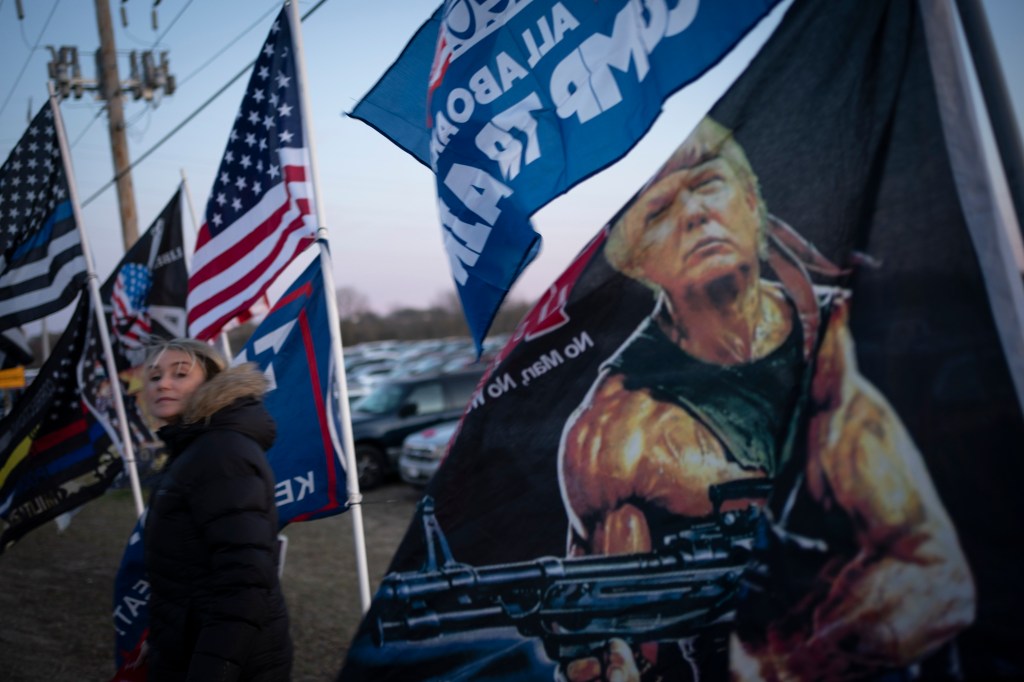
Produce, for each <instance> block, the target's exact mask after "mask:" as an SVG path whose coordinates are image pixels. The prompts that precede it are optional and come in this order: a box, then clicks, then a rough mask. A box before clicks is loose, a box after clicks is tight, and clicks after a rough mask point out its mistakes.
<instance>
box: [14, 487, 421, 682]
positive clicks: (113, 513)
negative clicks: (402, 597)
mask: <svg viewBox="0 0 1024 682" xmlns="http://www.w3.org/2000/svg"><path fill="white" fill-rule="evenodd" d="M419 496H420V494H419V492H418V491H416V490H415V489H413V488H410V487H408V486H406V485H404V484H398V483H395V484H391V485H387V486H384V487H382V488H380V489H377V490H374V491H371V492H369V493H366V495H365V496H364V500H363V523H364V526H365V531H366V545H367V554H368V557H367V562H368V563H369V568H370V590H371V593H372V592H373V591H374V590H375V589H376V587H377V584H378V583H379V582H380V579H381V577H382V576H383V574H384V571H385V569H386V568H387V565H388V563H389V561H390V560H391V555H392V553H393V552H394V549H395V547H396V546H397V545H398V542H399V540H401V538H402V535H403V534H404V533H405V529H406V527H407V526H408V523H409V520H410V519H411V518H412V513H413V510H414V509H415V505H416V502H417V501H418V500H419ZM134 516H135V514H134V506H133V504H132V500H131V496H130V494H129V493H128V492H127V491H122V490H118V491H113V492H110V493H108V494H107V495H104V496H103V497H101V498H100V499H97V500H94V501H92V502H90V503H88V504H87V505H85V507H83V508H82V510H81V511H80V512H79V513H78V514H77V515H76V516H75V518H74V520H73V521H72V523H71V525H70V527H68V528H67V530H65V531H63V532H58V531H57V528H56V526H55V525H54V524H53V523H49V524H46V525H45V526H43V527H41V528H38V529H36V530H34V531H32V532H31V533H29V534H28V535H27V536H25V537H24V538H23V539H22V540H21V541H20V542H19V543H18V544H16V545H15V546H13V547H11V548H10V549H8V550H7V552H5V553H4V554H3V555H0V679H3V680H5V681H6V682H43V681H45V682H65V681H69V680H73V681H75V682H79V681H81V682H90V681H96V682H102V681H105V680H109V679H110V677H111V676H112V675H113V673H114V663H113V661H114V629H113V623H112V620H111V610H112V602H113V585H114V576H115V575H116V573H117V569H118V565H119V564H120V562H121V554H122V552H123V550H124V545H125V542H126V540H127V538H128V534H129V533H130V532H131V529H132V526H133V525H134V522H135V518H134ZM285 535H286V536H287V537H288V552H287V560H286V563H285V571H284V577H283V579H282V582H283V585H284V592H285V597H286V599H287V601H288V609H289V611H290V613H291V627H292V639H293V640H294V642H295V666H294V669H293V676H292V679H293V680H295V682H319V681H323V680H333V679H334V677H335V675H336V674H337V672H338V670H339V668H340V667H341V663H342V661H343V660H344V656H345V651H346V649H347V647H348V644H349V642H350V640H351V638H352V635H353V634H354V632H355V629H356V628H357V626H358V625H359V620H360V616H361V607H360V603H359V592H358V588H357V580H356V571H355V558H354V554H355V552H354V545H353V536H352V522H351V517H350V516H349V515H348V514H343V515H340V516H334V517H331V518H328V519H322V520H319V521H312V522H308V523H299V524H294V525H291V526H289V527H288V528H286V529H285Z"/></svg>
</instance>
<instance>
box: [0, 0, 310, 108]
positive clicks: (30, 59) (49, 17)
mask: <svg viewBox="0 0 1024 682" xmlns="http://www.w3.org/2000/svg"><path fill="white" fill-rule="evenodd" d="M59 4H60V0H55V1H54V3H53V7H52V8H50V14H49V16H47V17H46V23H44V24H43V29H42V30H41V31H39V37H38V38H36V44H35V45H33V46H32V50H31V51H30V52H29V53H28V56H27V57H25V63H24V64H22V65H21V71H19V72H18V77H17V78H15V79H14V84H13V85H12V86H11V90H10V92H8V93H7V98H6V99H4V103H3V105H2V106H0V115H3V113H4V110H5V109H7V104H8V103H9V102H10V101H11V97H12V96H13V95H14V91H15V90H17V89H18V83H20V82H21V77H22V76H24V75H25V69H27V68H28V64H29V62H31V61H32V55H34V54H35V53H36V48H38V47H39V41H41V40H42V39H43V34H44V33H46V29H47V27H48V26H49V25H50V19H52V18H53V13H54V12H56V11H57V5H59ZM317 7H319V5H317ZM314 9H315V8H314Z"/></svg>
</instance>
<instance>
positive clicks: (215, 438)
mask: <svg viewBox="0 0 1024 682" xmlns="http://www.w3.org/2000/svg"><path fill="white" fill-rule="evenodd" d="M264 388H265V380H264V378H263V376H262V375H261V374H259V373H258V372H256V371H255V370H253V369H252V368H250V367H248V366H243V367H238V368H233V369H229V370H226V371H225V372H222V373H221V374H219V375H217V376H216V377H214V378H213V379H211V380H209V381H207V382H206V383H204V384H203V385H202V386H200V387H199V388H198V389H197V390H196V392H195V393H194V394H193V395H192V396H191V398H190V400H189V401H188V404H187V405H186V409H185V413H184V414H183V417H182V421H181V422H179V423H178V424H174V425H171V426H166V427H164V428H163V429H161V430H160V436H161V438H162V439H163V440H164V442H165V443H166V445H167V447H168V449H169V450H170V452H171V459H170V461H169V463H168V466H167V469H166V470H165V472H164V474H163V476H162V477H161V479H160V481H159V482H158V484H157V486H156V488H154V490H153V492H152V495H151V497H150V504H149V516H148V518H147V520H146V530H145V538H146V542H145V547H146V550H145V551H146V571H147V572H148V574H149V579H150V585H151V588H152V594H151V597H150V633H149V647H150V664H149V669H150V673H149V679H150V680H156V681H159V682H164V681H165V680H203V681H204V682H206V681H208V680H217V681H220V680H224V681H229V680H247V681H259V682H277V681H279V680H287V679H289V676H290V672H291V661H292V646H291V639H290V638H289V634H288V613H287V611H286V609H285V604H284V597H283V595H282V593H281V585H280V582H279V581H278V577H277V560H278V547H277V531H278V519H277V508H276V506H275V504H274V477H273V473H272V472H271V470H270V467H269V465H268V464H267V459H266V456H265V454H264V451H265V450H266V449H267V448H269V447H270V445H271V444H272V443H273V441H274V435H275V431H276V429H275V426H274V422H273V420H272V419H271V417H270V415H269V414H268V413H267V411H266V409H264V407H263V403H262V402H261V397H262V395H263V392H264Z"/></svg>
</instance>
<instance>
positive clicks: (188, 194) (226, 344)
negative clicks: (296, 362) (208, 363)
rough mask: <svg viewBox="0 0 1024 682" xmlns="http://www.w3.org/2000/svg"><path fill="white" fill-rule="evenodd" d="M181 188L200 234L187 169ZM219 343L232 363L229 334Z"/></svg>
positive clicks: (193, 224) (225, 334) (222, 336)
mask: <svg viewBox="0 0 1024 682" xmlns="http://www.w3.org/2000/svg"><path fill="white" fill-rule="evenodd" d="M180 171H181V188H182V189H183V190H184V191H185V201H186V202H187V203H188V214H189V217H190V218H191V219H192V230H193V231H194V232H199V217H198V216H197V215H196V205H195V204H194V203H192V189H191V188H190V187H189V186H188V177H187V176H186V175H185V169H184V168H181V169H180ZM217 343H218V344H219V345H220V352H221V353H222V354H223V355H224V359H225V360H227V361H228V362H231V358H233V357H234V355H232V353H231V342H230V341H229V340H228V335H227V332H221V333H220V335H219V336H218V337H217Z"/></svg>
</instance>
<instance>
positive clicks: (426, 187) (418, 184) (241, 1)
mask: <svg viewBox="0 0 1024 682" xmlns="http://www.w3.org/2000/svg"><path fill="white" fill-rule="evenodd" d="M927 1H929V2H930V1H934V0H927ZM438 2H439V0H372V1H366V2H356V1H355V0H329V1H328V2H326V3H325V4H324V5H323V6H321V7H320V8H319V9H318V10H317V11H316V13H315V14H313V16H311V17H310V18H309V20H307V21H306V22H305V23H304V24H303V40H304V43H305V50H306V62H307V66H308V69H309V88H310V98H311V101H312V109H313V112H312V113H313V126H314V129H315V136H316V142H317V156H318V159H319V166H320V176H321V186H322V188H323V193H324V199H325V213H326V224H327V226H328V228H329V230H330V233H331V245H332V252H333V255H334V262H335V279H336V281H337V284H338V286H348V287H354V288H356V289H358V290H360V291H361V292H363V293H364V294H365V295H366V296H367V297H368V298H369V300H370V302H371V303H372V305H373V307H374V308H375V309H376V310H378V311H379V312H387V311H389V310H391V309H393V308H395V307H398V306H415V307H423V306H426V305H429V304H430V303H432V302H434V301H436V300H438V299H439V297H441V296H444V295H447V294H449V293H450V292H452V291H454V285H453V284H452V283H451V279H450V276H449V272H448V266H447V261H446V259H445V257H444V253H443V249H442V247H441V240H440V233H439V230H440V228H439V227H438V222H437V213H436V208H435V196H434V185H433V177H432V175H431V173H430V172H429V171H428V170H427V169H426V168H425V167H423V166H421V165H420V164H419V163H418V162H416V161H415V160H414V159H412V157H410V156H408V155H406V154H405V153H404V152H402V151H401V150H399V149H398V148H397V147H395V146H394V145H392V144H391V143H390V142H389V141H388V140H387V139H385V138H384V137H383V136H381V135H380V134H378V133H377V132H376V131H374V130H372V129H371V128H369V127H368V126H366V125H365V124H363V123H361V122H359V121H356V120H353V119H349V118H347V117H345V116H344V115H343V112H345V111H348V110H350V109H351V108H352V107H353V106H354V104H355V103H356V101H357V100H358V99H359V98H360V97H361V96H362V95H363V94H365V92H366V91H367V90H368V89H369V88H370V87H371V86H372V85H373V83H374V82H375V81H376V80H377V78H379V77H380V75H381V74H382V73H383V72H384V71H385V70H386V69H387V67H388V66H389V65H390V64H391V62H392V61H393V60H394V58H395V57H397V55H398V54H399V52H400V51H401V49H402V47H403V46H404V45H405V43H406V41H407V40H408V39H409V38H410V37H411V36H412V34H413V33H414V32H415V30H416V29H417V28H418V27H419V26H420V25H421V24H422V23H423V21H424V20H425V19H426V18H427V17H428V16H429V15H430V13H431V12H432V10H433V9H434V8H435V7H436V6H437V4H438ZM22 4H23V5H24V6H25V18H24V20H23V21H19V20H18V19H17V16H16V2H15V0H0V63H3V64H4V75H3V76H2V77H0V106H2V107H3V108H2V110H0V158H6V157H7V154H8V153H9V152H10V149H11V147H12V146H13V145H14V144H15V143H16V142H17V140H18V138H19V137H20V135H21V134H22V132H23V131H24V128H25V125H26V120H27V119H26V116H27V115H28V113H29V111H30V110H31V111H32V112H33V113H34V111H36V110H38V108H39V107H40V106H41V104H42V103H43V101H44V99H45V96H46V85H45V82H46V64H47V62H48V61H49V59H50V55H49V52H48V51H47V50H46V49H45V48H46V46H48V45H53V46H60V45H74V46H77V47H78V49H79V53H80V59H81V63H82V67H83V71H84V75H85V76H86V77H91V76H93V74H94V66H93V53H94V52H95V51H96V49H97V46H98V44H99V38H98V32H97V28H96V18H95V3H94V0H23V2H22ZM314 4H315V3H314V2H306V1H303V2H300V8H301V9H302V11H303V13H304V12H305V11H306V10H308V9H309V8H311V7H312V6H313V5H314ZM983 4H984V5H985V7H986V9H987V10H988V12H989V15H990V24H991V27H992V29H993V32H994V34H995V40H996V46H997V49H998V50H999V52H1000V54H1001V56H1002V58H1003V61H1004V74H1005V77H1006V81H1007V83H1008V85H1009V86H1010V89H1011V94H1012V97H1013V101H1014V106H1015V110H1016V112H1017V114H1018V120H1020V119H1021V112H1024V41H1021V40H1020V35H1021V34H1022V32H1024V1H1021V0H985V2H984V3H983ZM122 6H123V7H124V9H125V11H126V13H127V18H128V26H127V27H124V26H122V23H121V19H120V14H119V10H120V9H121V7H122ZM279 7H280V2H279V1H278V0H218V1H217V2H195V1H194V0H163V1H162V2H161V3H160V5H159V7H158V8H157V9H158V28H157V29H156V30H154V29H153V27H152V24H151V10H152V1H151V0H128V1H127V2H125V3H123V5H122V3H121V2H114V1H112V2H111V8H112V12H113V14H114V26H115V31H116V41H117V48H118V51H119V53H121V59H120V62H119V68H120V70H121V78H122V79H125V78H127V76H128V73H127V71H128V66H127V64H128V56H127V53H128V52H129V51H131V50H144V49H153V48H154V45H155V49H157V50H166V51H167V52H168V55H169V58H170V65H171V71H172V73H174V74H175V76H176V77H177V79H178V90H177V92H175V93H174V94H173V95H171V96H169V97H165V98H162V99H159V100H158V101H153V102H150V103H146V102H143V101H138V102H136V101H133V100H131V99H130V98H129V99H128V100H127V104H126V117H127V120H128V139H129V148H130V154H131V158H132V159H136V158H138V157H139V156H141V155H142V154H143V153H144V152H146V151H147V150H149V149H150V148H152V147H153V146H154V145H155V144H156V143H157V142H158V141H159V140H161V138H163V137H164V136H165V135H166V134H167V133H168V132H169V131H170V130H171V129H172V128H174V127H175V126H176V125H178V124H179V123H180V122H181V121H182V120H184V119H185V118H186V117H187V116H189V115H190V114H191V113H192V112H193V111H195V110H196V108H197V107H198V106H199V105H200V104H201V103H203V102H204V101H206V100H207V99H208V98H209V97H210V96H211V95H212V94H213V93H214V92H216V91H217V90H218V89H219V88H220V87H221V86H222V85H223V84H224V83H226V82H227V81H228V80H229V79H230V78H231V77H233V76H234V75H235V74H237V73H238V72H239V71H240V70H241V69H242V68H243V67H244V66H245V65H246V64H248V63H249V62H250V61H251V60H253V59H255V57H256V53H257V51H258V49H259V47H260V45H261V44H262V42H263V40H264V39H265V37H266V35H267V31H268V29H269V26H270V22H271V19H272V16H273V15H274V14H275V13H276V10H277V9H279ZM782 9H783V8H782V7H780V8H777V9H776V11H775V12H774V13H773V15H772V16H771V17H769V19H767V20H766V21H765V22H764V25H763V26H762V27H760V28H759V29H758V30H757V31H755V32H754V33H753V34H752V35H751V36H749V37H748V39H747V40H746V41H744V43H743V44H742V45H741V46H740V48H739V49H738V50H737V51H736V53H735V54H734V55H732V56H730V57H729V58H728V59H726V60H725V61H724V62H723V63H722V64H720V65H719V66H718V67H716V68H715V69H714V70H712V71H711V72H710V73H709V74H708V75H707V76H705V78H703V79H702V80H701V81H700V82H699V83H698V84H696V85H695V86H692V87H690V88H687V89H685V90H683V91H682V92H680V93H678V94H677V95H676V96H674V97H673V98H672V99H671V100H669V102H668V103H667V104H666V107H665V113H664V114H663V115H662V117H661V118H660V119H659V121H658V122H657V123H656V124H655V126H654V128H653V129H652V131H651V132H650V133H649V134H648V136H647V137H646V138H644V140H643V141H641V143H640V144H639V145H638V146H637V147H636V148H635V149H634V150H633V152H631V153H630V154H629V156H628V157H627V158H626V159H625V160H623V161H621V162H620V163H618V164H616V165H615V166H613V167H612V168H610V169H609V170H607V171H605V172H604V173H602V174H600V175H599V176H597V177H595V178H593V179H591V180H588V181H587V182H586V183H584V184H583V185H581V186H580V187H579V188H577V189H576V190H573V191H572V192H570V193H569V194H567V195H565V196H563V197H560V198H559V199H556V200H555V201H554V202H553V203H552V204H550V205H549V206H548V207H546V208H544V209H542V210H541V211H540V212H539V213H538V214H537V215H536V216H535V219H534V224H535V226H536V227H537V229H538V231H539V232H540V233H541V235H542V236H543V238H544V245H543V247H542V251H541V255H540V256H539V257H538V259H537V260H536V261H535V262H534V264H533V265H532V266H531V267H530V268H529V269H528V270H527V272H526V274H525V275H524V276H523V277H522V279H521V280H520V282H519V283H518V284H517V285H516V286H515V288H514V289H513V290H512V296H513V297H518V298H521V299H522V298H528V299H530V300H533V299H535V298H536V297H537V296H539V295H540V294H541V293H542V292H543V291H544V289H546V288H547V286H548V285H549V284H550V283H551V282H552V280H553V279H554V278H555V277H556V276H557V275H558V274H559V273H560V272H561V271H562V269H564V267H565V266H566V265H567V264H568V262H569V261H570V260H571V258H572V257H573V256H574V255H575V253H576V252H577V251H578V250H579V249H580V248H581V247H582V246H583V245H584V244H585V243H586V241H587V240H588V239H589V238H590V237H591V236H593V234H594V233H595V232H596V231H597V230H598V229H599V228H600V227H601V225H602V224H603V223H604V222H605V221H606V220H607V219H608V218H609V217H610V216H611V215H612V214H613V213H614V212H615V210H616V209H617V208H618V207H619V206H620V205H621V204H622V203H623V202H624V201H625V200H626V199H628V197H629V196H630V195H631V194H632V193H633V191H634V190H635V189H636V188H637V187H638V186H639V185H640V184H641V183H642V182H643V181H644V180H645V179H646V178H647V177H648V176H649V175H650V174H651V173H652V172H653V171H654V170H655V169H656V168H657V166H658V165H660V163H661V162H662V161H664V158H665V156H666V155H667V154H668V153H669V151H670V150H671V149H673V148H674V147H675V146H676V145H677V144H678V143H679V141H680V140H681V139H682V137H683V135H684V134H685V133H686V132H688V131H689V129H690V128H691V127H692V126H693V125H694V124H695V123H696V120H697V119H698V118H699V117H700V116H701V115H702V114H703V113H704V112H705V111H706V110H707V109H708V108H709V107H710V106H711V104H713V102H714V101H715V99H717V97H718V96H720V95H721V94H722V92H723V91H724V90H725V88H726V87H727V85H728V83H729V82H731V81H732V79H734V78H735V77H736V75H737V74H738V73H739V71H740V70H741V69H742V67H743V66H744V65H745V64H746V63H747V62H748V61H749V60H750V58H751V57H752V56H753V54H754V53H755V51H756V49H757V47H758V46H759V45H760V44H761V42H763V40H764V38H765V36H766V35H767V34H768V32H769V31H770V29H771V28H773V27H774V25H775V24H776V23H777V21H778V19H779V18H780V17H781V14H782ZM254 24H255V25H254ZM249 27H252V28H251V30H248V31H247V32H246V29H247V28H249ZM158 38H159V39H160V40H159V42H156V41H157V39H158ZM232 42H233V44H231V46H230V47H228V48H227V49H224V48H225V46H226V45H228V44H229V43H232ZM33 47H34V48H35V49H33ZM221 50H223V53H222V54H220V55H219V56H218V55H217V53H218V52H220V51H221ZM247 81H248V73H246V74H245V75H244V76H243V77H241V78H239V79H238V81H237V82H236V83H235V84H234V85H233V86H232V87H231V88H229V89H228V90H227V91H226V92H225V93H224V94H222V95H221V96H220V97H219V98H217V99H216V100H215V101H214V103H213V104H211V105H210V106H209V107H207V108H206V109H205V110H204V111H203V112H202V113H201V114H199V115H198V116H197V117H196V118H195V119H194V120H193V121H192V122H191V123H189V124H188V125H187V126H186V127H185V128H184V129H183V130H182V131H181V132H180V133H178V134H176V135H175V136H174V137H173V138H172V139H171V140H170V141H169V142H168V143H166V144H165V145H164V146H162V147H161V148H160V149H158V150H157V151H155V152H154V153H153V154H152V156H150V157H149V158H148V159H147V160H145V161H143V162H142V163H141V164H140V165H139V166H138V167H137V168H136V169H135V170H134V171H133V180H134V186H135V198H136V203H137V207H138V215H139V231H140V232H141V231H143V230H144V229H145V228H146V227H147V226H148V225H149V222H150V221H151V220H153V219H154V218H155V216H156V215H157V213H158V212H159V211H160V209H161V208H162V207H163V205H164V204H165V203H166V202H167V200H168V199H169V198H170V196H171V194H172V193H173V192H174V190H175V188H176V186H177V184H178V183H179V181H180V175H181V171H182V170H184V172H185V173H186V174H187V176H188V179H189V183H190V185H191V189H192V194H193V197H194V199H195V203H196V210H197V211H198V212H199V214H200V216H201V215H202V212H203V209H204V207H205V205H206V199H207V195H208V193H209V190H210V187H211V185H212V181H213V175H214V173H215V172H216V169H217V166H218V164H219V162H220V157H221V155H222V153H223V150H224V145H225V143H226V141H227V134H228V132H229V131H230V128H231V124H232V121H233V119H234V115H235V112H236V111H237V108H238V105H239V102H240V100H241V97H242V92H243V89H244V87H245V83H246V82H247ZM101 105H102V103H101V102H100V101H98V100H96V99H95V98H94V97H93V96H92V95H91V94H88V93H87V94H86V95H85V96H84V97H83V98H82V99H79V100H75V99H70V100H67V101H66V102H65V103H64V104H63V106H62V111H63V113H64V118H65V123H66V126H67V129H68V136H69V139H70V141H71V142H72V145H73V146H72V156H73V163H74V168H75V173H76V176H77V182H78V193H79V197H80V198H82V199H83V200H86V199H89V198H90V197H92V196H93V195H94V194H96V192H97V191H98V190H99V189H100V188H101V187H102V186H103V185H105V184H107V182H108V181H109V180H110V179H111V177H112V175H113V164H112V161H111V156H110V142H109V137H108V134H107V128H106V117H105V115H103V114H102V113H101V111H102V110H101ZM83 219H84V221H85V225H86V232H87V236H88V238H89V241H90V244H91V246H92V250H93V254H94V258H95V261H96V266H97V271H98V274H99V275H100V278H101V279H105V278H106V277H107V276H108V275H109V273H110V271H111V270H112V269H113V267H114V265H115V264H116V263H117V260H118V259H119V258H120V257H121V255H122V254H123V248H122V239H121V228H120V221H119V217H118V213H117V197H116V192H115V190H114V189H113V187H111V188H109V189H107V190H106V191H104V192H103V193H101V194H99V195H98V196H97V197H96V198H95V199H93V200H92V201H91V202H90V203H89V204H88V205H87V206H85V207H84V210H83ZM188 229H191V226H187V231H188Z"/></svg>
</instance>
